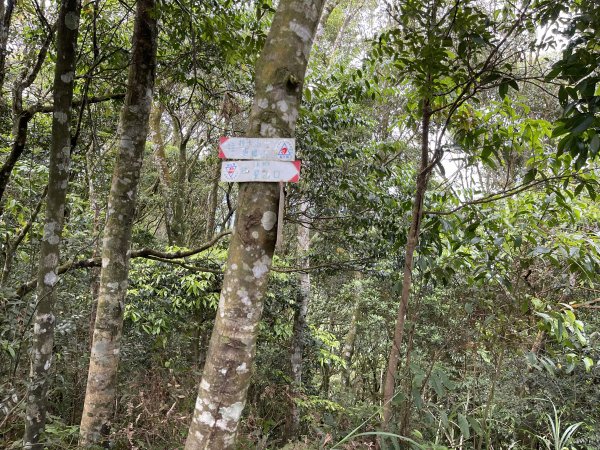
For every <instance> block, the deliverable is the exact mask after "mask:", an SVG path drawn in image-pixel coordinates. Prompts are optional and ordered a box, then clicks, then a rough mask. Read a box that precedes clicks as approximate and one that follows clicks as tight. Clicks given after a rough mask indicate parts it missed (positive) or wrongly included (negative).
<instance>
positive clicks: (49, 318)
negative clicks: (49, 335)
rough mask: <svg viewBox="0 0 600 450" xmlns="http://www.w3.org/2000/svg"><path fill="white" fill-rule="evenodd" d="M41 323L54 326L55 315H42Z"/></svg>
mask: <svg viewBox="0 0 600 450" xmlns="http://www.w3.org/2000/svg"><path fill="white" fill-rule="evenodd" d="M40 321H41V322H47V323H50V324H52V323H54V314H52V313H47V314H42V315H41V316H40Z"/></svg>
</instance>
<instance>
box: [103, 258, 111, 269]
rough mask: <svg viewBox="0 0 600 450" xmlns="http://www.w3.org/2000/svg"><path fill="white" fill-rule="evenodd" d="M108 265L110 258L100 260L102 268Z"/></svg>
mask: <svg viewBox="0 0 600 450" xmlns="http://www.w3.org/2000/svg"><path fill="white" fill-rule="evenodd" d="M109 264H110V258H102V267H103V268H106V267H108V265H109Z"/></svg>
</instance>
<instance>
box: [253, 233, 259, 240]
mask: <svg viewBox="0 0 600 450" xmlns="http://www.w3.org/2000/svg"><path fill="white" fill-rule="evenodd" d="M252 238H253V239H258V231H253V232H252Z"/></svg>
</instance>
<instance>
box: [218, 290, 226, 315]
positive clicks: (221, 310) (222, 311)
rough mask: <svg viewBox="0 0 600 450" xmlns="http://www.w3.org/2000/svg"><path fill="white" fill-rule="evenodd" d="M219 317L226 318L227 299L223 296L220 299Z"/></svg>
mask: <svg viewBox="0 0 600 450" xmlns="http://www.w3.org/2000/svg"><path fill="white" fill-rule="evenodd" d="M219 316H221V318H223V317H225V297H224V296H223V295H222V294H221V297H219Z"/></svg>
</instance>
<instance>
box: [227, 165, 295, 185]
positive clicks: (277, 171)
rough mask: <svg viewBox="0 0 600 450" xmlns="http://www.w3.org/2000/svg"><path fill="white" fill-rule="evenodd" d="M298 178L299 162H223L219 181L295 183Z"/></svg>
mask: <svg viewBox="0 0 600 450" xmlns="http://www.w3.org/2000/svg"><path fill="white" fill-rule="evenodd" d="M299 178H300V161H290V162H287V161H223V163H222V164H221V181H225V182H229V183H233V182H248V181H258V182H261V181H267V182H277V181H283V182H285V183H296V182H297V181H298V179H299Z"/></svg>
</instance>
